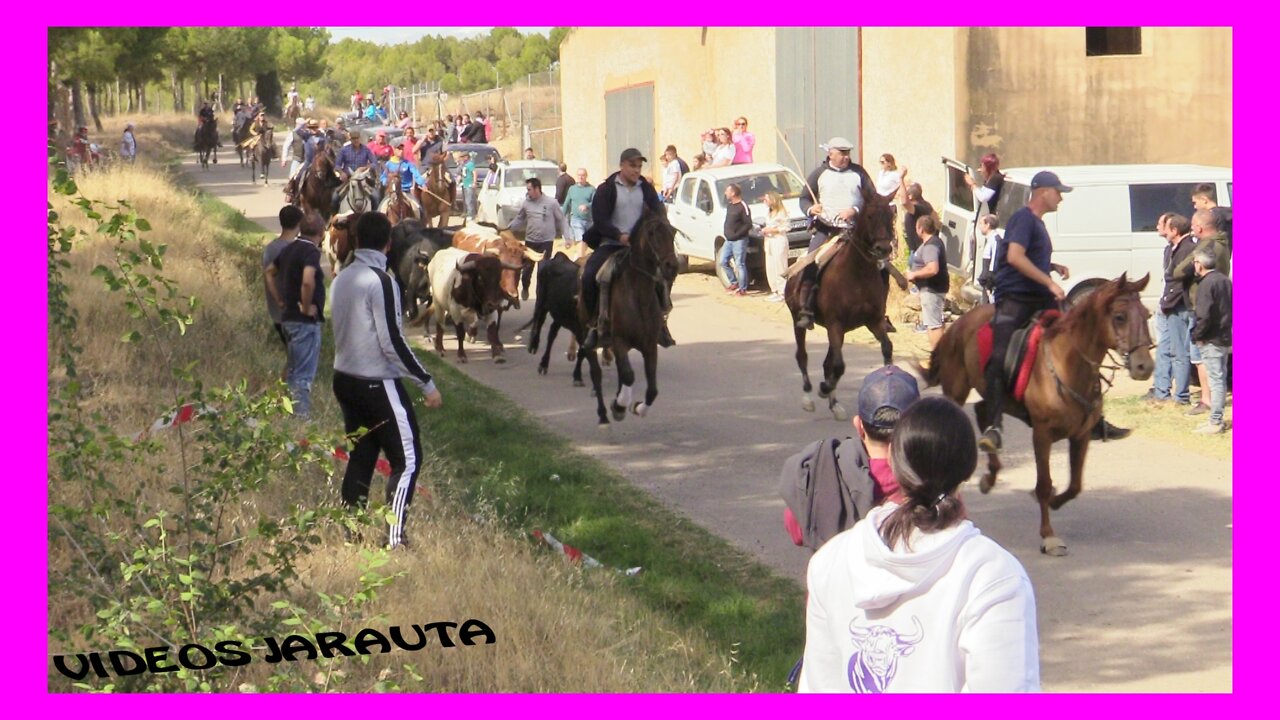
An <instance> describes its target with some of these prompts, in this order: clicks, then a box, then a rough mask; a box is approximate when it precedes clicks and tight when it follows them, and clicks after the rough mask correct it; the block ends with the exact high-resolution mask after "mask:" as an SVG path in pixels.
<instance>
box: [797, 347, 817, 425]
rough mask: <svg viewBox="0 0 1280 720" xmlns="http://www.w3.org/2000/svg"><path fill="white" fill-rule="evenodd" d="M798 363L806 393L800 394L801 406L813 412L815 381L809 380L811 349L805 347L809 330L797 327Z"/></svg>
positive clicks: (806, 410)
mask: <svg viewBox="0 0 1280 720" xmlns="http://www.w3.org/2000/svg"><path fill="white" fill-rule="evenodd" d="M795 332H796V365H798V366H799V367H800V379H801V380H802V381H803V382H804V394H803V395H801V396H800V407H801V408H803V409H804V411H805V412H813V409H814V407H815V405H814V403H813V395H811V394H810V393H812V392H813V383H811V382H809V351H808V349H807V348H805V336H806V335H807V334H808V332H809V331H808V330H805V329H804V328H796V329H795Z"/></svg>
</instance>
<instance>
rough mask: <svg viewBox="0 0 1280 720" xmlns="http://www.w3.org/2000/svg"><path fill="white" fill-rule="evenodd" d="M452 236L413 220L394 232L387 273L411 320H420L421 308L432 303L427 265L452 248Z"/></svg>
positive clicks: (450, 232)
mask: <svg viewBox="0 0 1280 720" xmlns="http://www.w3.org/2000/svg"><path fill="white" fill-rule="evenodd" d="M452 236H453V233H452V231H449V230H443V229H440V228H428V227H426V226H424V225H423V223H422V221H421V220H415V219H413V218H408V219H405V220H401V221H400V222H399V223H397V224H396V226H395V227H394V228H392V230H391V249H390V250H389V251H388V252H387V269H388V270H390V271H391V272H392V273H393V274H395V276H396V283H397V284H399V285H400V307H401V309H402V310H403V311H404V314H405V316H406V317H407V318H408V319H410V320H413V319H415V318H417V316H418V308H419V306H425V305H429V304H430V303H431V283H430V282H429V281H428V279H427V263H429V262H431V258H432V257H434V256H435V254H436V253H437V252H439V251H440V250H443V249H444V248H447V247H449V246H450V245H451V244H452V242H453V237H452ZM423 329H424V330H426V329H427V328H425V327H424V328H423Z"/></svg>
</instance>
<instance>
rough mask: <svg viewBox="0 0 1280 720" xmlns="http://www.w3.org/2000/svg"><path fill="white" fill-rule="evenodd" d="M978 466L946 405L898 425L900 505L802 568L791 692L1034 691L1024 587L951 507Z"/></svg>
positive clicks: (1014, 567)
mask: <svg viewBox="0 0 1280 720" xmlns="http://www.w3.org/2000/svg"><path fill="white" fill-rule="evenodd" d="M977 457H978V455H977V447H976V443H975V442H974V437H973V426H972V425H971V424H970V422H969V420H968V417H967V416H966V415H965V414H964V410H963V408H961V407H960V406H958V405H956V404H955V403H953V402H951V401H950V400H948V399H947V398H944V397H930V398H924V399H922V400H919V401H918V402H916V403H914V404H913V405H912V406H911V407H910V408H908V409H907V411H906V412H904V413H903V414H902V416H901V417H900V418H899V419H898V422H897V425H896V426H895V428H894V435H893V441H892V446H891V451H890V462H891V463H892V465H893V469H894V473H895V476H896V478H897V480H898V483H899V485H900V487H901V490H902V493H903V495H904V500H903V502H902V504H901V505H899V504H895V503H893V502H888V503H886V504H884V505H882V506H880V507H877V508H875V509H873V510H871V512H870V513H869V514H868V515H867V517H866V519H865V520H864V521H862V522H859V523H857V524H856V525H854V526H853V528H851V529H850V530H847V531H845V532H843V533H840V534H839V535H837V536H836V537H834V538H832V539H831V540H830V541H829V542H827V543H826V544H825V545H823V546H822V548H821V549H820V550H818V552H817V553H816V554H815V555H814V556H813V558H812V559H811V560H810V562H809V572H808V587H809V600H808V608H807V612H806V619H805V649H804V668H803V671H802V673H801V675H800V681H799V691H800V692H823V693H834V692H872V693H880V692H906V693H913V692H914V693H922V692H1028V691H1038V690H1039V689H1040V661H1039V640H1038V637H1037V634H1036V610H1035V596H1034V593H1033V592H1032V588H1031V581H1030V580H1029V579H1028V578H1027V574H1026V572H1025V571H1024V570H1023V569H1022V566H1021V565H1020V564H1019V563H1018V561H1017V560H1016V559H1015V558H1014V557H1013V556H1012V555H1010V554H1009V553H1008V552H1007V551H1006V550H1004V549H1003V548H1001V547H1000V546H999V545H997V544H996V543H995V542H994V541H992V540H991V539H989V538H987V537H985V536H983V534H982V533H981V532H980V531H979V530H978V529H977V528H976V527H974V525H973V523H972V522H970V521H969V520H967V519H965V511H964V504H963V503H962V502H961V500H960V497H959V493H958V490H959V487H960V484H961V483H962V482H964V481H965V480H966V479H967V478H968V477H969V476H970V475H971V474H972V473H973V471H974V469H975V468H976V467H977Z"/></svg>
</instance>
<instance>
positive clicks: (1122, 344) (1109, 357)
mask: <svg viewBox="0 0 1280 720" xmlns="http://www.w3.org/2000/svg"><path fill="white" fill-rule="evenodd" d="M1121 299H1128V301H1129V310H1128V311H1127V312H1126V313H1125V323H1124V324H1125V325H1126V326H1127V327H1125V331H1124V332H1120V331H1119V330H1118V329H1117V328H1116V327H1115V322H1114V318H1110V317H1109V318H1108V320H1109V321H1111V322H1112V331H1113V332H1114V333H1115V337H1116V347H1114V348H1113V347H1107V352H1106V355H1104V356H1103V359H1102V360H1100V361H1098V362H1094V361H1093V360H1090V359H1089V358H1088V356H1086V355H1085V354H1084V351H1083V350H1081V349H1080V347H1079V346H1078V345H1075V344H1073V345H1072V346H1071V349H1072V350H1073V351H1074V352H1075V353H1076V355H1078V356H1080V359H1081V360H1083V361H1084V362H1085V363H1086V364H1088V365H1089V366H1090V367H1091V368H1092V369H1093V374H1094V375H1096V376H1097V378H1098V380H1099V382H1097V383H1094V385H1093V391H1092V392H1090V393H1089V394H1090V396H1091V397H1095V396H1096V398H1097V399H1096V400H1091V399H1090V398H1086V397H1084V396H1083V395H1081V394H1080V393H1079V392H1077V391H1076V389H1075V388H1073V387H1071V386H1070V385H1068V384H1066V383H1065V382H1063V380H1062V377H1061V376H1060V375H1059V374H1058V370H1057V368H1056V367H1055V366H1054V363H1053V353H1052V352H1047V348H1046V354H1045V358H1046V360H1047V361H1048V364H1049V374H1050V375H1052V376H1053V381H1054V384H1055V385H1057V387H1058V394H1060V395H1064V396H1066V397H1070V398H1071V399H1072V400H1074V401H1076V402H1077V403H1079V404H1080V405H1081V406H1082V407H1084V409H1085V410H1086V411H1088V412H1090V413H1092V412H1093V411H1094V410H1096V409H1099V408H1101V407H1102V401H1103V397H1104V396H1105V395H1106V393H1107V392H1108V391H1109V390H1111V388H1112V387H1113V386H1114V384H1115V377H1116V373H1117V372H1119V371H1120V370H1128V369H1129V363H1130V360H1131V356H1132V354H1133V351H1134V350H1137V349H1139V348H1140V347H1145V348H1146V349H1147V350H1150V349H1151V348H1153V347H1155V345H1153V344H1152V343H1151V342H1150V339H1148V342H1147V343H1146V345H1145V346H1143V344H1142V330H1143V328H1144V327H1145V326H1146V318H1145V317H1143V313H1141V312H1135V310H1134V308H1135V306H1136V307H1137V308H1141V307H1142V301H1141V300H1140V299H1139V298H1138V293H1136V292H1132V291H1131V292H1128V293H1125V294H1123V295H1117V296H1116V297H1114V298H1112V299H1111V301H1110V302H1109V303H1108V304H1107V314H1108V315H1109V316H1110V315H1112V310H1111V306H1112V305H1113V304H1114V303H1115V302H1116V301H1118V300H1121ZM1081 302H1083V300H1082V301H1081ZM1115 354H1118V355H1119V357H1118V358H1117V357H1116V355H1115ZM1105 371H1110V375H1109V376H1108V375H1106V374H1105ZM1104 383H1105V384H1106V388H1105V389H1104V388H1103V387H1102V385H1103V384H1104Z"/></svg>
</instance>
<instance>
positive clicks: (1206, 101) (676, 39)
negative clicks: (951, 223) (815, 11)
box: [560, 27, 1232, 200]
mask: <svg viewBox="0 0 1280 720" xmlns="http://www.w3.org/2000/svg"><path fill="white" fill-rule="evenodd" d="M1231 32H1232V31H1231V29H1230V28H1088V29H1086V28H1081V27H1076V28H697V27H693V28H577V29H575V30H573V31H572V32H571V33H570V34H569V36H568V37H567V38H566V39H565V41H564V44H563V45H562V46H561V48H560V62H561V75H560V77H561V92H562V98H563V104H564V119H565V122H564V125H565V128H566V130H565V135H564V151H565V160H566V162H568V163H569V164H570V165H575V166H577V165H583V166H586V167H587V168H588V170H590V171H591V173H592V177H593V178H594V179H596V180H599V179H602V178H603V176H604V174H605V173H606V172H612V171H613V170H615V169H616V166H617V155H618V152H620V151H621V149H622V148H624V147H628V146H635V147H639V148H640V149H641V150H643V151H645V153H646V154H647V156H648V157H649V159H650V161H651V164H652V163H656V162H657V161H658V156H659V154H660V153H661V152H662V148H664V147H666V146H667V145H668V144H674V145H676V146H677V148H678V149H679V151H680V155H681V157H683V158H684V159H685V160H689V159H691V158H692V157H693V156H694V155H695V154H696V153H697V152H699V151H700V148H699V147H698V143H699V135H700V133H701V132H702V131H703V130H705V129H707V128H710V127H713V126H714V127H721V126H731V125H732V121H733V119H734V118H735V117H738V116H740V115H742V116H746V117H747V118H748V120H749V121H750V125H751V129H752V130H753V131H754V132H755V134H756V138H757V146H756V151H755V158H756V160H757V161H768V162H781V163H783V164H786V165H791V166H793V167H795V166H797V165H798V166H799V167H800V168H802V169H805V170H808V169H812V168H813V167H814V166H815V165H816V163H817V162H819V161H820V160H821V156H822V155H821V151H820V150H819V149H818V147H817V145H818V144H819V143H821V142H823V141H825V140H826V139H827V138H828V137H830V136H831V135H844V136H845V137H847V138H849V139H850V140H852V141H853V142H854V143H855V144H856V145H858V146H859V147H858V148H857V149H856V150H855V158H857V157H859V156H860V157H861V161H862V163H863V164H864V165H866V166H867V167H868V169H869V170H871V172H872V174H873V175H874V174H875V172H876V170H877V166H876V162H875V161H876V159H877V158H878V156H879V155H880V154H881V153H885V152H888V153H892V154H894V155H895V156H896V158H897V159H898V161H899V163H900V164H905V165H907V166H909V167H910V169H911V174H912V175H913V176H914V177H915V178H916V179H917V180H918V181H919V182H921V183H922V184H923V185H924V187H925V196H926V197H927V198H930V199H936V200H941V199H942V198H941V194H942V192H943V191H942V189H941V188H942V186H943V183H944V177H945V176H944V172H943V166H942V164H941V162H940V159H941V157H943V156H948V157H954V158H956V159H959V160H962V161H965V162H969V163H971V164H975V165H976V164H977V162H978V159H979V158H980V157H981V156H982V155H983V154H984V153H986V152H992V151H994V152H996V153H998V154H999V155H1000V156H1001V159H1002V162H1003V164H1004V165H1005V166H1006V167H1014V166H1033V165H1050V164H1057V165H1064V164H1086V165H1087V164H1112V163H1198V164H1205V165H1222V166H1230V165H1231V164H1232V162H1231V148H1232V140H1231V122H1232V112H1231V101H1232V93H1231V82H1232V66H1231V56H1232V35H1231ZM783 138H785V139H786V142H785V143H784V142H783ZM788 146H789V147H790V150H791V151H790V152H789V151H788ZM793 154H794V156H795V157H794V159H793V158H792V155H793ZM646 172H647V173H653V174H656V170H654V169H653V168H651V167H649V166H646Z"/></svg>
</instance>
